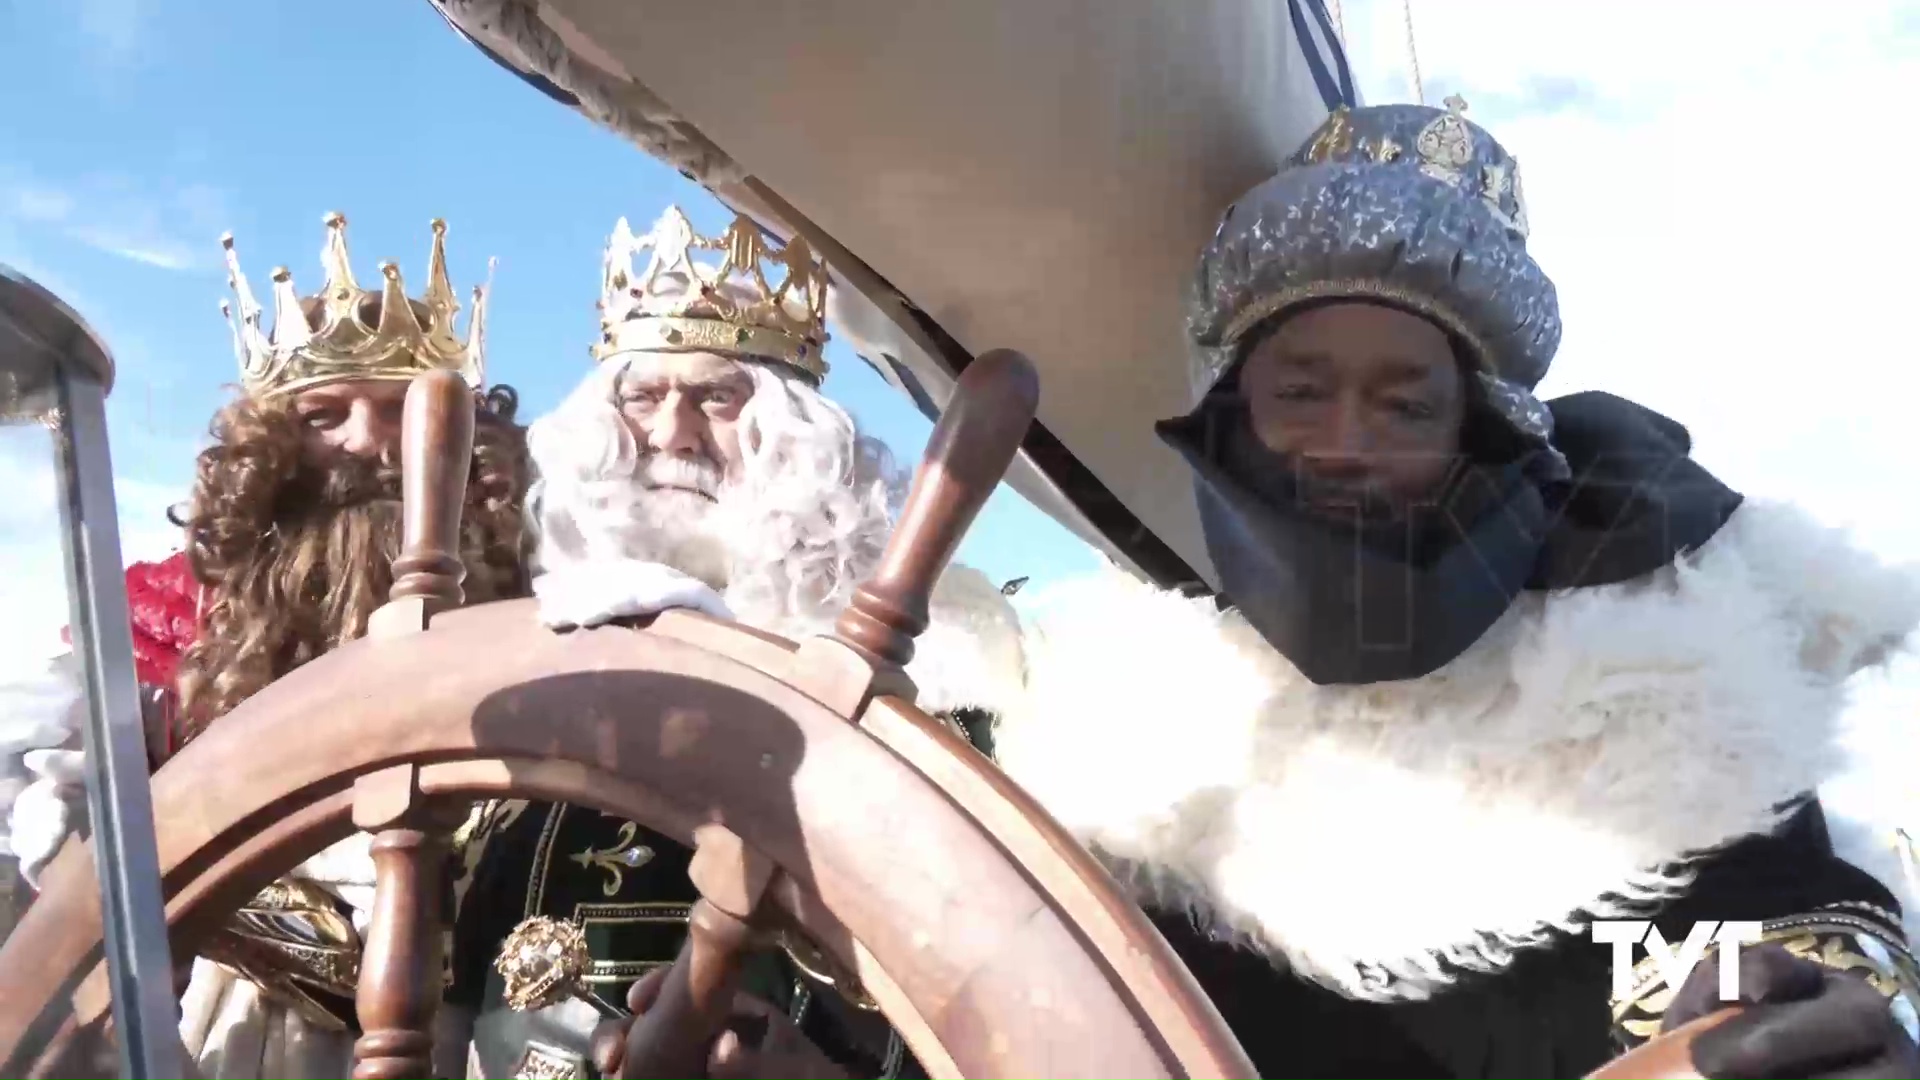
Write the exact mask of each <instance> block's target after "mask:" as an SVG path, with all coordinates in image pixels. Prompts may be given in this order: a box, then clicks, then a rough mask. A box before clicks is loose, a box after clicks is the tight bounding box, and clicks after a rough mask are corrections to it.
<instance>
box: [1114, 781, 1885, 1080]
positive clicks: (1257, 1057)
mask: <svg viewBox="0 0 1920 1080" xmlns="http://www.w3.org/2000/svg"><path fill="white" fill-rule="evenodd" d="M1356 857H1362V856H1358V855H1356ZM1335 887H1337V886H1335ZM1844 901H1860V902H1866V903H1870V904H1873V905H1875V906H1877V907H1881V908H1885V909H1889V910H1893V909H1894V908H1895V904H1894V900H1893V897H1892V896H1890V895H1889V894H1888V893H1887V891H1886V889H1885V888H1884V887H1882V886H1881V884H1880V883H1879V882H1878V881H1876V880H1874V879H1873V877H1871V876H1870V875H1868V874H1867V873H1865V872H1864V871H1861V870H1859V869H1857V868H1856V867H1854V866H1852V865H1851V864H1849V863H1847V862H1845V861H1844V860H1842V859H1840V858H1838V857H1837V856H1836V855H1835V854H1834V852H1833V844H1832V842H1831V840H1830V839H1829V837H1828V835H1827V827H1826V821H1825V818H1824V817H1823V816H1822V814H1821V811H1820V807H1819V804H1818V803H1817V802H1813V801H1809V802H1808V804H1807V805H1806V806H1805V807H1804V808H1803V809H1802V810H1801V811H1800V812H1799V813H1797V814H1795V815H1794V816H1793V817H1792V818H1791V819H1789V820H1788V821H1787V822H1786V823H1785V824H1784V825H1783V826H1782V828H1781V829H1780V830H1778V831H1777V832H1776V833H1775V834H1773V835H1770V836H1754V837H1749V838H1747V839H1744V840H1741V841H1739V842H1738V843H1735V844H1732V845H1729V846H1728V847H1726V848H1724V849H1722V850H1721V851H1720V852H1718V853H1716V854H1715V855H1713V856H1712V857H1710V858H1708V859H1706V860H1704V861H1703V862H1702V863H1701V864H1700V872H1699V876H1698V877H1697V878H1696V880H1695V882H1694V885H1693V887H1692V888H1691V889H1690V890H1689V891H1688V892H1687V893H1686V894H1685V895H1684V896H1682V897H1680V898H1679V899H1677V900H1676V901H1674V902H1673V903H1671V904H1670V905H1668V906H1667V907H1666V908H1665V909H1664V910H1662V911H1660V912H1658V913H1656V914H1655V915H1654V916H1653V921H1654V922H1655V923H1656V924H1657V925H1658V926H1659V927H1660V930H1661V933H1662V934H1664V935H1665V936H1666V938H1667V940H1669V941H1678V940H1680V939H1682V938H1684V937H1685V936H1686V934H1687V931H1688V929H1689V928H1690V927H1691V926H1692V925H1693V923H1695V922H1696V921H1704V920H1709V919H1712V920H1720V921H1728V920H1749V919H1751V920H1766V919H1770V918H1780V917H1784V916H1788V915H1795V914H1800V913H1803V912H1808V911H1812V910H1814V909H1816V908H1820V907H1823V906H1825V905H1828V904H1833V903H1838V902H1844ZM1412 902H1417V898H1413V899H1412ZM1149 915H1151V916H1152V918H1153V921H1154V924H1155V925H1156V926H1158V927H1159V929H1160V932H1161V933H1162V934H1163V935H1165V936H1166V938H1167V941H1168V942H1169V943H1170V944H1171V945H1172V946H1173V948H1174V951H1175V952H1176V953H1178V954H1179V955H1180V958H1181V959H1182V960H1183V961H1184V962H1185V963H1186V964H1187V966H1188V968H1189V969H1191V970H1192V971H1193V974H1194V977H1195V978H1196V979H1198V980H1199V982H1200V985H1201V986H1202V987H1203V988H1204V989H1205V990H1206V991H1207V993H1208V995H1209V996H1210V997H1211V998H1212V999H1213V1002H1214V1005H1215V1007H1217V1008H1218V1009H1219V1010H1220V1013H1221V1015H1222V1016H1223V1017H1225V1019H1226V1021H1227V1024H1228V1026H1229V1027H1231V1028H1232V1029H1233V1032H1234V1034H1235V1035H1236V1036H1237V1037H1238V1038H1239V1039H1240V1043H1241V1045H1242V1046H1243V1047H1245V1049H1246V1051H1247V1054H1248V1056H1249V1057H1251V1058H1252V1059H1253V1063H1254V1067H1255V1068H1256V1069H1258V1070H1259V1073H1260V1075H1261V1076H1263V1077H1382V1078H1385V1077H1578V1076H1584V1075H1585V1074H1586V1073H1588V1072H1590V1071H1592V1070H1593V1069H1595V1068H1598V1067H1599V1066H1600V1065H1601V1064H1602V1063H1604V1062H1605V1061H1607V1060H1608V1059H1610V1058H1612V1057H1614V1056H1616V1055H1618V1054H1619V1053H1620V1052H1622V1051H1623V1050H1624V1049H1625V1048H1626V1047H1627V1046H1628V1045H1630V1044H1629V1043H1628V1042H1626V1041H1624V1036H1623V1035H1622V1034H1621V1033H1620V1032H1619V1031H1618V1030H1617V1029H1616V1028H1615V1025H1614V1022H1613V1018H1612V1016H1611V1012H1610V1009H1609V1006H1608V997H1609V988H1610V973H1609V963H1610V958H1611V949H1610V947H1608V946H1606V945H1601V944H1597V943H1595V942H1594V941H1592V940H1591V939H1590V938H1588V937H1584V936H1581V937H1571V936H1570V937H1565V938H1563V939H1561V940H1559V941H1557V942H1556V943H1555V944H1554V945H1552V946H1550V947H1547V948H1541V949H1534V950H1527V951H1524V952H1522V953H1521V954H1520V955H1519V956H1518V958H1517V959H1516V961H1515V962H1514V963H1513V964H1512V965H1510V966H1509V967H1508V968H1506V969H1505V970H1503V971H1501V972H1499V973H1497V974H1491V975H1479V974H1465V975H1463V976H1462V977H1461V981H1460V982H1459V983H1458V984H1457V985H1456V986H1454V987H1453V988H1451V989H1450V990H1448V991H1446V992H1444V993H1441V994H1438V995H1436V996H1434V997H1433V998H1431V999H1429V1000H1427V1001H1420V1002H1401V1003H1393V1004H1375V1003H1371V1002H1362V1001H1355V1000H1353V999H1351V998H1347V997H1343V996H1341V995H1340V994H1337V993H1335V992H1334V991H1332V990H1327V989H1324V988H1322V987H1320V986H1317V985H1315V984H1312V983H1308V982H1306V981H1304V980H1302V979H1299V978H1296V977H1295V976H1293V975H1292V974H1291V973H1289V972H1287V971H1286V970H1284V969H1282V968H1280V967H1276V966H1275V964H1274V963H1273V962H1272V961H1270V960H1269V959H1268V958H1267V957H1265V956H1263V955H1260V954H1257V953H1255V952H1252V951H1249V950H1248V949H1246V948H1244V947H1241V946H1238V945H1235V944H1232V943H1228V942H1221V941H1214V940H1210V939H1208V938H1207V937H1206V936H1205V935H1203V934H1202V933H1200V932H1198V931H1196V930H1195V929H1194V927H1193V924H1192V922H1191V921H1190V920H1189V919H1187V918H1186V917H1185V916H1184V915H1179V914H1172V913H1167V912H1149Z"/></svg>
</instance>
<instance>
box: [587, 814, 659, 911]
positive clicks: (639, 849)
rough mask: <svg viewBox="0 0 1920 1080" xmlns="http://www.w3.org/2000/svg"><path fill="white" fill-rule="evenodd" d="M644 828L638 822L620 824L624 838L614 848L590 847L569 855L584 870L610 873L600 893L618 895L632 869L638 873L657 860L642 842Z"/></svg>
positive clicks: (617, 841)
mask: <svg viewBox="0 0 1920 1080" xmlns="http://www.w3.org/2000/svg"><path fill="white" fill-rule="evenodd" d="M639 832H640V826H639V824H638V823H637V822H632V821H626V822H622V823H621V825H620V835H619V837H617V838H616V839H615V840H614V842H613V844H612V845H611V846H610V847H607V848H605V849H603V850H597V849H595V848H594V847H592V846H591V845H589V846H588V847H587V848H586V850H584V851H577V852H575V853H573V854H572V855H569V856H567V857H568V858H569V859H572V860H573V861H574V862H577V863H579V864H580V865H581V866H582V867H588V868H591V867H595V866H597V867H599V868H600V869H602V870H605V871H606V872H607V880H606V881H605V882H604V883H602V884H601V886H600V891H601V893H603V894H604V895H606V896H610V897H611V896H617V895H619V893H620V886H621V885H622V884H624V883H625V882H626V872H627V871H628V870H638V869H639V868H640V867H642V866H645V865H647V864H648V863H650V862H652V861H653V849H652V848H650V847H648V846H646V845H645V844H642V843H639V842H638V833H639Z"/></svg>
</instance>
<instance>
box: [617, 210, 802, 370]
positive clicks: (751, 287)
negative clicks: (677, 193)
mask: <svg viewBox="0 0 1920 1080" xmlns="http://www.w3.org/2000/svg"><path fill="white" fill-rule="evenodd" d="M696 251H716V252H719V253H720V254H721V259H720V262H719V264H718V265H713V264H706V263H700V262H697V261H695V259H694V257H693V256H694V252H696ZM641 252H646V253H647V263H646V269H645V270H643V271H641V272H640V273H639V274H637V275H636V274H635V273H634V269H633V264H634V256H635V255H637V254H639V253H641ZM768 265H772V266H774V267H777V268H778V269H779V275H778V276H779V278H780V280H779V282H778V283H777V284H775V283H772V282H769V281H768V279H767V270H766V267H767V266H768ZM603 270H604V272H603V276H602V278H601V288H600V344H598V345H596V346H595V347H594V349H593V355H594V358H595V359H596V360H605V359H607V358H609V357H612V356H618V355H620V354H622V353H630V352H696V351H697V352H715V353H720V354H722V355H725V356H737V357H746V358H757V359H763V360H772V361H776V362H778V363H782V364H786V365H787V366H789V367H791V368H794V369H795V370H797V371H800V372H803V373H805V374H806V375H808V376H809V377H811V378H813V379H814V380H816V381H818V380H820V379H824V378H825V377H826V374H827V361H826V357H825V356H824V355H823V350H824V348H825V346H826V343H827V271H826V267H824V266H822V265H820V263H819V262H818V261H817V260H815V259H814V257H813V251H812V249H811V248H810V247H809V246H808V244H807V242H806V240H805V238H803V237H799V236H796V237H794V238H793V240H792V241H791V242H789V243H787V244H784V245H781V244H778V243H777V242H770V241H769V240H768V238H767V235H766V234H765V233H764V232H763V231H761V228H760V226H759V225H758V224H757V223H755V222H754V220H753V219H752V218H750V217H747V216H746V215H745V214H741V215H738V216H736V217H735V218H734V219H733V223H732V224H731V225H728V226H727V229H726V231H725V232H723V233H721V234H720V235H719V236H717V237H705V236H701V235H699V234H698V233H696V232H694V229H693V222H691V221H689V220H687V215H686V214H684V213H682V212H681V211H680V208H679V207H677V206H670V207H668V208H667V212H666V213H665V214H662V215H661V216H660V221H659V222H658V223H657V224H655V225H654V227H653V231H652V232H651V233H648V234H647V235H646V236H640V237H636V236H635V235H634V234H633V230H632V229H630V228H628V227H627V219H626V218H621V219H620V221H619V223H618V224H616V225H615V226H614V227H613V238H612V239H611V240H609V241H607V254H606V261H605V263H604V267H603Z"/></svg>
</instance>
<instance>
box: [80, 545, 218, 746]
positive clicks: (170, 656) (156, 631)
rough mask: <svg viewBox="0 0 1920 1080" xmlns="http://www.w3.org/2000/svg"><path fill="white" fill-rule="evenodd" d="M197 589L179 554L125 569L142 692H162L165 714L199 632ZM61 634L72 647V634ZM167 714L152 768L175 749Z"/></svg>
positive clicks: (169, 710) (185, 561)
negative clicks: (182, 659) (185, 655)
mask: <svg viewBox="0 0 1920 1080" xmlns="http://www.w3.org/2000/svg"><path fill="white" fill-rule="evenodd" d="M199 606H200V585H199V583H198V582H196V581H194V579H193V567H192V566H191V565H189V564H188V562H187V553H186V552H184V551H182V552H178V553H176V554H174V555H173V556H172V557H170V558H167V559H164V560H162V561H160V562H157V563H134V564H133V565H132V566H129V567H127V609H128V614H129V615H130V616H131V621H132V624H133V667H134V672H135V674H136V675H137V677H138V678H139V681H140V685H141V686H142V687H143V688H152V689H154V690H158V691H160V692H161V694H162V696H163V700H164V702H165V706H166V711H167V712H168V713H169V714H170V713H171V711H172V703H173V677H174V673H175V672H176V671H177V670H178V669H179V667H180V654H181V653H183V652H185V651H186V649H187V646H189V645H191V644H193V639H194V635H195V634H196V633H198V631H199V622H200V620H199V614H200V611H199ZM60 636H61V637H62V638H65V639H66V640H67V643H68V644H72V643H73V639H72V636H71V634H70V633H69V632H68V631H66V630H62V631H61V632H60ZM171 719H172V718H171V716H170V715H169V716H168V717H166V718H165V720H164V721H163V722H165V723H166V726H167V730H166V731H165V732H164V733H163V734H162V735H161V737H160V739H159V740H158V741H159V742H160V743H161V744H162V745H159V746H152V745H150V747H149V750H150V755H149V756H151V757H156V758H157V760H155V761H154V764H155V765H156V766H157V765H158V764H159V761H160V760H164V759H165V758H166V757H168V756H171V755H172V752H173V751H174V749H176V742H177V740H176V739H175V738H174V732H173V730H172V728H173V725H172V723H171Z"/></svg>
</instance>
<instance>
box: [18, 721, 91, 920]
mask: <svg viewBox="0 0 1920 1080" xmlns="http://www.w3.org/2000/svg"><path fill="white" fill-rule="evenodd" d="M25 760H26V766H27V769H28V771H30V772H32V773H33V775H34V781H33V783H31V784H29V785H27V789H26V790H25V791H22V792H21V793H20V797H19V798H18V799H15V800H14V803H13V807H12V809H11V810H10V811H9V812H8V814H7V831H8V832H9V833H10V834H11V835H10V838H9V842H10V843H11V844H12V845H13V853H14V855H15V856H16V857H17V858H18V859H19V860H20V876H21V877H23V878H25V879H26V880H27V884H29V885H32V886H33V887H34V888H36V889H37V888H39V887H40V871H42V870H44V869H46V866H47V863H49V862H51V861H53V857H54V855H56V854H58V853H59V851H60V846H61V845H62V844H64V843H66V841H67V834H68V833H70V832H72V831H73V826H74V823H75V822H77V821H79V820H80V817H81V814H82V813H83V811H82V809H81V801H82V800H83V799H84V798H85V797H86V793H87V772H86V755H85V754H82V753H81V752H80V751H78V750H29V751H27V753H26V757H25Z"/></svg>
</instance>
